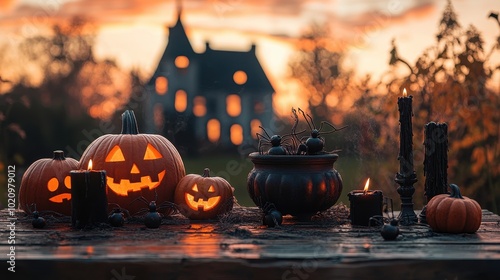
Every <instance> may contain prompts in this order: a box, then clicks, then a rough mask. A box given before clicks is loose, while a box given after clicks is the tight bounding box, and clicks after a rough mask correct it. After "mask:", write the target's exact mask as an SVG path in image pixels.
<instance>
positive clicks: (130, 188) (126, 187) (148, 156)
mask: <svg viewBox="0 0 500 280" xmlns="http://www.w3.org/2000/svg"><path fill="white" fill-rule="evenodd" d="M161 158H163V156H162V154H161V153H160V152H159V151H158V150H157V149H156V148H155V147H153V146H152V145H151V144H149V143H148V144H147V146H146V150H145V152H144V156H143V157H142V159H143V160H144V161H149V160H157V159H161ZM126 160H132V159H126V157H125V154H124V152H123V151H122V149H121V148H120V146H119V145H115V146H114V147H113V148H112V149H111V150H110V151H109V153H108V155H107V156H106V159H105V162H108V163H111V162H125V161H126ZM165 173H166V171H165V170H162V171H160V172H159V173H158V180H157V181H153V180H152V179H151V176H150V175H144V176H141V177H140V180H139V181H137V182H131V180H130V179H127V178H122V179H120V180H119V181H118V182H117V180H115V178H113V177H111V176H109V173H108V176H107V184H108V187H109V188H110V189H111V190H112V191H113V192H115V193H116V194H118V195H121V196H127V195H128V192H136V191H140V190H141V189H143V188H148V189H150V190H152V189H154V188H156V187H158V185H160V183H161V182H162V180H163V178H164V177H165ZM130 174H141V170H140V168H139V166H138V164H137V163H133V164H132V167H131V169H130Z"/></svg>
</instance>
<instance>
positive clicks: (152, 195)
mask: <svg viewBox="0 0 500 280" xmlns="http://www.w3.org/2000/svg"><path fill="white" fill-rule="evenodd" d="M122 122H123V123H122V132H121V134H107V135H103V136H101V137H99V138H97V139H96V140H95V141H94V142H92V143H91V144H90V145H89V146H88V147H87V149H86V150H85V152H84V153H83V155H82V158H81V159H80V166H81V167H82V168H86V165H87V164H88V161H89V160H90V159H92V162H93V164H94V167H93V169H98V170H99V169H100V170H106V175H107V188H108V202H109V203H116V204H118V205H120V207H122V208H124V209H127V210H128V211H129V212H130V213H131V214H134V213H137V212H138V211H140V210H141V209H143V208H144V205H143V203H141V202H140V201H137V200H136V198H138V197H141V196H142V197H144V198H145V199H146V200H148V201H152V200H155V201H157V203H159V204H161V203H162V202H164V201H173V196H174V192H175V187H176V185H177V183H178V182H179V180H180V179H181V178H182V177H184V175H185V174H186V172H185V169H184V164H183V162H182V158H181V157H180V155H179V153H178V152H177V149H176V148H175V147H174V146H173V145H172V143H170V141H168V140H167V139H166V138H165V137H163V136H161V135H156V134H139V131H138V129H137V123H136V119H135V116H134V112H133V111H130V110H129V111H126V112H125V113H123V115H122Z"/></svg>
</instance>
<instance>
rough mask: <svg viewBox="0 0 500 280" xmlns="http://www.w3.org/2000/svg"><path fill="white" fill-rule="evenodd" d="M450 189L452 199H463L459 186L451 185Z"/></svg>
mask: <svg viewBox="0 0 500 280" xmlns="http://www.w3.org/2000/svg"><path fill="white" fill-rule="evenodd" d="M450 189H451V194H450V197H454V198H461V199H463V197H462V194H461V193H460V189H459V188H458V186H457V185H455V184H450Z"/></svg>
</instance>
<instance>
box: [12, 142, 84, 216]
mask: <svg viewBox="0 0 500 280" xmlns="http://www.w3.org/2000/svg"><path fill="white" fill-rule="evenodd" d="M75 169H78V161H77V160H75V159H72V158H65V157H64V152H63V151H60V150H57V151H54V157H53V158H43V159H39V160H37V161H35V162H34V163H33V164H31V165H30V166H29V167H28V169H26V171H25V172H24V175H23V178H22V179H21V186H20V188H19V208H20V209H22V210H24V212H26V213H31V212H32V211H33V210H34V207H32V205H36V210H37V211H39V212H42V211H54V212H57V213H60V214H63V215H67V216H69V215H71V178H70V175H69V172H70V171H71V170H75Z"/></svg>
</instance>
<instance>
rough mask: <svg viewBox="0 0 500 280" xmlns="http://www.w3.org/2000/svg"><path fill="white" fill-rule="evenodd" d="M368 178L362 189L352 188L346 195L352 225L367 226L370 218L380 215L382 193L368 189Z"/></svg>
mask: <svg viewBox="0 0 500 280" xmlns="http://www.w3.org/2000/svg"><path fill="white" fill-rule="evenodd" d="M369 181H370V179H368V180H367V181H366V185H365V189H364V190H354V191H351V192H349V194H348V195H347V196H348V197H349V201H350V214H349V216H350V219H351V224H352V225H358V226H368V225H370V218H372V217H379V218H381V217H382V206H383V194H382V191H379V190H374V191H372V190H368V185H369Z"/></svg>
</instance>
